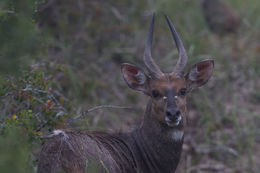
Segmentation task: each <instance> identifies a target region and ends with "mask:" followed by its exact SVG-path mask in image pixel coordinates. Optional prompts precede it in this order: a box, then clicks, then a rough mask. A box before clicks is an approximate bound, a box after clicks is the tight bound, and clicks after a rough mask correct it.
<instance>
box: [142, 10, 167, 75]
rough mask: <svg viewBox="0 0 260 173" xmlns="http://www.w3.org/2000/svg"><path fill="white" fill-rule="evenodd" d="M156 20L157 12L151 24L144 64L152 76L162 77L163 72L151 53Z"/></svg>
mask: <svg viewBox="0 0 260 173" xmlns="http://www.w3.org/2000/svg"><path fill="white" fill-rule="evenodd" d="M154 20H155V14H153V19H152V22H151V25H150V29H149V34H148V38H147V41H146V46H145V51H144V64H145V67H146V68H147V70H148V72H149V73H150V75H151V77H152V78H160V77H161V76H162V75H163V73H162V72H161V70H160V69H159V67H158V66H157V65H156V63H155V62H154V60H153V58H152V55H151V49H152V42H153V28H154Z"/></svg>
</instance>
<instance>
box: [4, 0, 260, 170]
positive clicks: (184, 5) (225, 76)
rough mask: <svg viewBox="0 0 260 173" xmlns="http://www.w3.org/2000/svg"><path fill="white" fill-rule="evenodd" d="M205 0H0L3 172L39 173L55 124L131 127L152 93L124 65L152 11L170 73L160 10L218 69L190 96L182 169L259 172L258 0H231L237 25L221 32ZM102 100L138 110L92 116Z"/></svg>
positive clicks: (138, 49) (140, 42)
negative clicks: (211, 23) (208, 16)
mask: <svg viewBox="0 0 260 173" xmlns="http://www.w3.org/2000/svg"><path fill="white" fill-rule="evenodd" d="M201 3H202V1H193V0H182V1H178V0H161V1H156V0H139V1H130V0H126V1H121V0H114V1H101V0H93V1H90V0H89V1H88V0H1V2H0V42H1V44H0V153H1V154H0V172H3V173H5V172H21V173H22V172H26V173H28V172H36V170H37V156H38V154H39V151H40V148H41V145H42V143H43V142H44V137H45V136H46V135H48V134H50V132H51V131H52V130H53V129H56V128H74V129H98V130H106V131H119V130H121V131H128V130H131V127H132V125H133V124H134V122H135V121H136V120H138V119H140V117H141V116H142V114H143V111H144V108H145V104H143V103H145V102H146V101H147V97H145V96H143V95H142V94H140V93H136V92H133V91H131V90H130V89H128V88H127V86H126V84H125V83H124V82H123V80H122V78H121V74H120V64H121V63H122V62H132V63H135V64H140V65H142V55H143V50H144V44H145V39H146V35H147V31H148V26H149V22H150V20H151V15H152V13H153V12H156V13H157V19H156V28H155V39H154V45H153V48H154V49H153V57H154V59H155V60H156V62H157V63H158V64H159V65H160V67H161V69H163V71H165V72H169V71H171V70H172V68H173V66H174V64H175V63H176V59H177V50H176V48H175V45H174V44H173V41H172V39H171V37H170V32H169V29H168V27H167V24H166V22H165V20H164V18H163V15H162V12H164V13H166V14H167V15H168V16H169V17H170V18H171V19H172V20H173V22H174V24H175V26H176V29H177V30H178V32H179V34H180V35H181V38H182V40H183V42H184V45H185V47H186V49H187V53H188V56H189V65H191V64H193V63H195V62H197V61H200V60H203V59H205V58H209V57H210V58H212V59H214V60H215V72H214V76H213V77H212V78H211V80H210V81H209V83H208V84H207V85H206V86H204V87H203V88H202V89H198V90H196V91H194V92H193V93H192V94H191V96H190V98H189V103H188V107H189V117H188V125H189V126H188V128H187V132H186V136H185V144H184V147H183V148H184V152H183V155H182V161H181V163H180V165H179V169H178V171H177V172H179V173H182V172H186V173H199V172H224V173H229V172H230V173H259V172H260V166H259V165H260V131H259V129H260V106H259V103H260V80H259V76H260V72H259V69H260V67H259V64H260V58H259V53H260V18H259V16H260V1H259V0H247V1H244V0H229V1H225V3H226V4H227V5H228V6H229V7H231V8H232V9H233V11H234V12H235V13H236V15H237V16H238V18H239V22H240V25H239V28H238V29H236V32H234V33H225V34H222V33H214V32H211V30H210V29H209V27H208V25H207V23H206V21H205V19H204V17H203V15H204V13H203V12H202V7H201ZM141 103H142V104H141ZM104 104H105V105H108V104H109V105H118V106H130V107H133V109H131V110H127V111H126V110H123V109H102V110H97V111H95V112H90V113H88V114H86V110H88V109H89V108H91V107H93V106H96V105H104ZM75 117H76V118H75Z"/></svg>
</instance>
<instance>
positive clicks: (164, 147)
mask: <svg viewBox="0 0 260 173" xmlns="http://www.w3.org/2000/svg"><path fill="white" fill-rule="evenodd" d="M165 17H166V20H167V22H168V25H169V27H170V30H171V33H172V35H173V38H174V40H175V43H176V45H177V49H178V52H179V59H178V62H177V65H176V67H175V69H174V70H173V72H171V73H163V72H162V71H161V70H160V69H159V67H158V66H157V65H156V64H155V62H154V61H153V59H152V56H151V46H152V37H153V28H154V15H153V19H152V22H151V26H150V30H149V34H148V39H147V43H146V48H145V53H144V64H145V67H146V70H147V72H144V71H143V70H142V69H141V68H139V67H137V66H135V65H132V64H126V63H125V64H122V67H121V70H122V74H123V78H124V79H125V81H126V83H127V84H128V86H129V87H130V88H132V89H134V90H138V91H141V92H143V93H144V94H146V95H148V96H149V97H150V100H149V102H148V104H147V107H146V111H145V114H144V119H143V121H142V123H141V125H140V126H139V127H138V128H136V129H135V130H134V131H132V132H130V133H117V134H109V133H105V132H87V131H75V130H56V131H54V135H53V137H52V138H51V139H49V140H48V141H47V142H46V143H45V144H44V146H43V148H42V151H41V154H40V159H39V165H38V173H56V172H73V173H84V172H90V173H94V172H95V171H93V170H90V165H94V167H95V168H96V171H97V172H106V173H108V172H109V173H173V172H175V170H176V168H177V165H178V163H179V160H180V155H181V150H182V144H183V138H184V126H185V121H186V118H185V117H186V95H187V94H188V93H189V92H190V91H191V90H192V89H194V88H196V87H199V86H201V85H203V84H205V83H206V82H207V81H208V79H209V78H210V76H211V74H212V72H213V68H214V63H213V61H212V60H204V61H201V62H199V63H197V64H195V65H193V66H192V68H191V69H190V71H189V72H188V73H187V74H186V75H184V68H185V66H186V64H187V59H188V58H187V55H186V52H185V49H184V46H183V44H182V41H181V40H180V38H179V36H178V34H177V32H176V30H175V28H174V26H173V24H172V22H171V21H170V20H169V18H168V17H167V16H166V15H165Z"/></svg>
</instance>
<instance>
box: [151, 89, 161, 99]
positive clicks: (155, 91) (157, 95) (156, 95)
mask: <svg viewBox="0 0 260 173" xmlns="http://www.w3.org/2000/svg"><path fill="white" fill-rule="evenodd" d="M152 96H153V98H158V97H160V93H159V91H158V90H152Z"/></svg>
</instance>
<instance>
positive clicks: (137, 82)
mask: <svg viewBox="0 0 260 173" xmlns="http://www.w3.org/2000/svg"><path fill="white" fill-rule="evenodd" d="M121 72H122V74H123V78H124V80H125V81H126V83H127V84H128V86H129V87H130V88H132V89H134V90H138V91H143V92H145V91H146V88H147V87H146V86H147V79H148V77H147V76H146V74H145V73H144V72H143V70H142V69H141V68H139V67H137V66H135V65H132V64H128V63H124V64H122V65H121Z"/></svg>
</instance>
